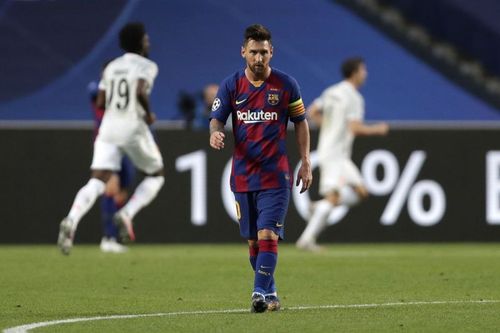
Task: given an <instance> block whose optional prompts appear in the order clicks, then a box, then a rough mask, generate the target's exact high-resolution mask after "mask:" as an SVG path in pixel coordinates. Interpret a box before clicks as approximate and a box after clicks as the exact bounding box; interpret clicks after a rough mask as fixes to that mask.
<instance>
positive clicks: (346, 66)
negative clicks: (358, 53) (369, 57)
mask: <svg viewBox="0 0 500 333" xmlns="http://www.w3.org/2000/svg"><path fill="white" fill-rule="evenodd" d="M364 63H365V61H364V59H363V58H361V57H352V58H347V59H346V60H344V62H343V63H342V66H341V67H340V70H341V71H342V76H343V77H344V79H348V78H350V77H351V76H352V75H353V74H354V73H356V72H357V71H358V69H359V67H360V66H361V65H362V64H364Z"/></svg>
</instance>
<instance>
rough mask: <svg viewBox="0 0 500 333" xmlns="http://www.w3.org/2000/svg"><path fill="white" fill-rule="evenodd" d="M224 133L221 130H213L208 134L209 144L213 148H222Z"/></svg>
mask: <svg viewBox="0 0 500 333" xmlns="http://www.w3.org/2000/svg"><path fill="white" fill-rule="evenodd" d="M225 137H226V135H225V134H224V133H223V132H220V131H215V132H212V134H210V146H211V147H212V148H214V149H217V150H221V149H222V148H224V138H225Z"/></svg>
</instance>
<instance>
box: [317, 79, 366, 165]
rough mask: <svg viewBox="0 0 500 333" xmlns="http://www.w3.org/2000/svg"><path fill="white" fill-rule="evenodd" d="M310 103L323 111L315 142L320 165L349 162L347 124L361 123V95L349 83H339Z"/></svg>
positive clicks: (362, 115) (350, 138) (362, 110)
mask: <svg viewBox="0 0 500 333" xmlns="http://www.w3.org/2000/svg"><path fill="white" fill-rule="evenodd" d="M314 103H315V104H317V106H318V107H319V108H320V109H321V110H322V111H323V121H322V123H321V129H320V135H319V142H318V158H319V162H320V164H321V163H328V161H330V160H336V159H346V158H347V159H350V158H351V153H352V144H353V141H354V134H353V133H352V132H351V130H350V129H349V126H348V123H349V121H352V120H358V121H363V119H364V113H365V111H364V109H365V102H364V99H363V96H361V94H360V93H359V92H358V90H357V89H356V88H355V87H354V86H353V85H352V84H351V83H350V82H348V81H342V82H340V83H337V84H335V85H333V86H331V87H329V88H327V89H326V90H325V91H324V92H323V93H322V94H321V96H320V97H319V98H317V99H316V100H315V101H314Z"/></svg>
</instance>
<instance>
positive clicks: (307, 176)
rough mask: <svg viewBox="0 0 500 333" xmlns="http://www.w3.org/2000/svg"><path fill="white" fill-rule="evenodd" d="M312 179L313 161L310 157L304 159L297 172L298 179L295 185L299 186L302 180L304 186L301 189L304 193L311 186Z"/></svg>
mask: <svg viewBox="0 0 500 333" xmlns="http://www.w3.org/2000/svg"><path fill="white" fill-rule="evenodd" d="M312 180H313V177H312V169H311V161H310V160H309V159H306V160H302V164H301V165H300V169H299V172H298V173H297V181H296V184H295V186H299V185H300V182H302V188H301V189H300V193H304V192H305V191H307V190H308V189H309V188H310V187H311V184H312Z"/></svg>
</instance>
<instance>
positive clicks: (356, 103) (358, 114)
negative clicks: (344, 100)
mask: <svg viewBox="0 0 500 333" xmlns="http://www.w3.org/2000/svg"><path fill="white" fill-rule="evenodd" d="M349 103H350V106H349V107H348V108H347V119H348V120H363V118H364V115H365V102H364V100H363V98H362V97H360V96H352V98H351V100H350V101H349Z"/></svg>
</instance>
